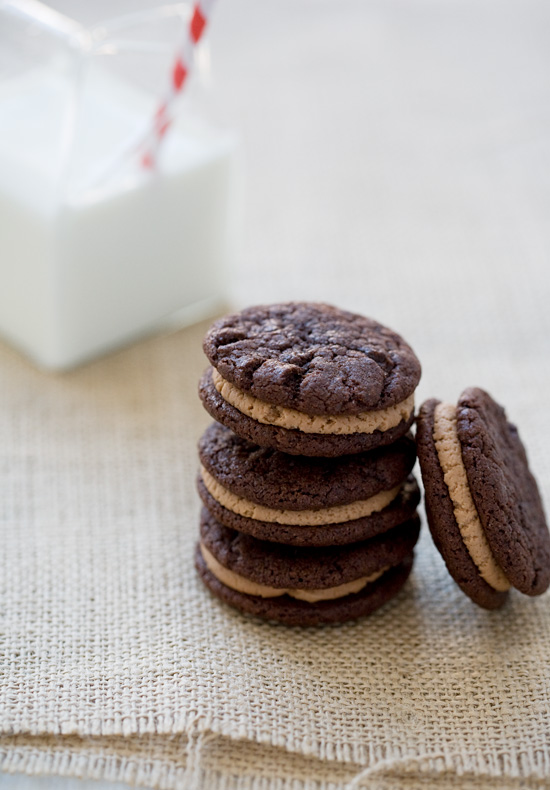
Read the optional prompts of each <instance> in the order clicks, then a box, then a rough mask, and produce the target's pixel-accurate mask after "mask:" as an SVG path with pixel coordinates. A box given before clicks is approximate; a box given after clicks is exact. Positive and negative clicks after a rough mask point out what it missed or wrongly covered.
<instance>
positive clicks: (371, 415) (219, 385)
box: [212, 368, 414, 435]
mask: <svg viewBox="0 0 550 790" xmlns="http://www.w3.org/2000/svg"><path fill="white" fill-rule="evenodd" d="M212 380H213V382H214V386H215V387H216V389H217V391H218V392H219V394H220V395H221V396H222V398H223V399H224V400H225V401H227V403H229V404H231V406H233V407H234V408H235V409H237V410H238V411H240V412H241V413H242V414H245V415H246V416H247V417H250V418H251V419H253V420H256V422H261V423H263V424H264V425H275V426H277V427H279V428H287V429H289V430H298V431H302V432H303V433H322V434H323V433H324V434H341V435H347V434H352V433H374V431H387V430H389V429H390V428H395V427H396V426H397V425H399V423H400V422H403V421H408V420H409V418H410V416H411V414H412V413H413V411H414V392H413V393H412V394H411V395H409V397H408V398H405V400H403V401H401V402H400V403H396V404H395V405H394V406H389V407H388V408H387V409H380V410H379V411H364V412H361V413H360V414H344V415H335V416H330V415H318V414H304V412H301V411H298V410H297V409H290V408H287V407H284V406H275V405H273V404H271V403H266V402H265V401H262V400H260V399H259V398H255V397H254V396H252V395H249V394H248V393H246V392H243V391H242V390H240V389H238V387H236V386H235V385H234V384H231V383H230V382H229V381H226V379H224V378H223V376H221V375H220V374H219V373H218V371H217V370H216V369H215V368H213V369H212Z"/></svg>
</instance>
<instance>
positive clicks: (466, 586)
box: [417, 388, 550, 609]
mask: <svg viewBox="0 0 550 790" xmlns="http://www.w3.org/2000/svg"><path fill="white" fill-rule="evenodd" d="M417 423H418V429H417V443H418V456H419V460H420V466H421V470H422V478H423V481H424V487H425V494H426V495H425V503H426V512H427V515H428V523H429V525H430V530H431V532H432V535H433V537H434V542H435V544H436V546H437V547H438V549H439V551H440V552H441V554H442V556H443V558H444V559H445V562H446V564H447V567H448V569H449V571H450V573H451V575H452V576H453V578H454V579H455V581H456V582H457V583H458V584H459V586H460V587H461V588H462V589H463V590H464V592H465V593H466V594H467V595H469V596H470V598H471V599H472V600H473V601H475V602H476V603H477V604H479V605H480V606H483V607H485V608H487V609H493V608H497V607H499V606H502V604H503V603H504V602H505V600H506V597H507V591H508V589H509V587H510V586H514V587H516V588H517V589H518V590H520V591H521V592H523V593H526V594H527V595H538V594H540V593H542V592H544V591H545V590H546V589H547V587H548V585H549V584H550V535H549V533H548V527H547V525H546V520H545V516H544V512H543V508H542V503H541V499H540V495H539V492H538V488H537V484H536V482H535V479H534V478H533V476H532V474H531V472H530V471H529V467H528V463H527V457H526V454H525V449H524V447H523V445H522V443H521V441H520V439H519V436H518V432H517V429H516V427H515V426H514V425H512V424H511V423H509V422H508V421H507V419H506V415H505V412H504V409H502V407H501V406H499V405H498V404H497V403H496V402H495V401H494V400H493V399H492V398H491V396H490V395H489V394H488V393H486V392H484V391H483V390H481V389H478V388H470V389H467V390H465V391H464V392H463V393H462V395H461V396H460V398H459V401H458V405H457V406H452V405H450V404H443V403H440V402H439V401H437V400H433V399H432V400H429V401H426V403H424V404H423V405H422V408H421V409H420V413H419V415H418V419H417Z"/></svg>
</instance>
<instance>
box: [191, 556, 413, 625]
mask: <svg viewBox="0 0 550 790" xmlns="http://www.w3.org/2000/svg"><path fill="white" fill-rule="evenodd" d="M412 565H413V556H412V554H411V555H410V556H409V557H407V558H405V559H404V560H403V562H402V563H401V564H400V565H397V566H396V567H395V568H390V570H389V571H387V572H386V573H385V574H384V575H383V576H381V577H380V578H379V579H378V580H376V581H374V582H372V584H368V585H367V586H366V587H364V588H363V589H362V590H361V591H360V592H358V593H355V594H351V595H347V596H345V597H344V598H337V599H335V600H333V601H319V602H318V603H316V604H310V603H307V602H306V601H298V600H296V599H294V598H290V597H289V596H288V595H283V596H282V597H280V598H262V597H260V596H258V595H247V594H246V593H241V592H238V591H237V590H232V589H231V587H227V586H226V585H225V584H222V582H220V581H219V579H217V578H216V577H215V576H214V574H213V573H211V571H209V570H208V567H207V566H206V563H205V561H204V558H203V556H202V554H201V551H200V547H199V546H197V551H196V554H195V566H196V568H197V570H198V572H199V575H200V577H201V579H202V580H203V582H204V584H205V585H206V586H207V587H208V589H209V590H210V591H211V592H212V593H213V594H214V595H215V596H216V597H217V598H220V600H222V601H224V602H225V603H227V604H229V605H230V606H232V607H233V608H234V609H238V610H239V611H241V612H243V613H245V614H251V615H255V616H256V617H261V618H262V619H263V620H273V621H276V622H279V623H284V624H285V625H298V626H313V625H331V624H334V623H345V622H346V621H348V620H355V619H357V618H358V617H365V616H366V615H368V614H371V613H372V612H374V611H376V609H379V608H380V607H381V606H383V605H384V604H385V603H387V602H388V601H390V600H391V599H392V598H394V597H395V596H396V595H397V593H398V592H399V591H400V589H401V588H402V587H403V585H404V584H405V582H406V581H407V579H408V577H409V574H410V572H411V569H412Z"/></svg>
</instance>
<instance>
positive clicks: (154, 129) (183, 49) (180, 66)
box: [141, 0, 215, 168]
mask: <svg viewBox="0 0 550 790" xmlns="http://www.w3.org/2000/svg"><path fill="white" fill-rule="evenodd" d="M214 3H215V0H198V2H197V3H196V4H195V6H194V7H193V13H192V14H191V19H190V21H189V24H188V25H186V26H185V35H184V37H183V40H182V43H181V46H180V48H179V51H178V53H177V54H176V57H175V58H174V62H173V65H172V69H171V73H170V83H169V87H168V90H167V92H166V95H165V97H164V99H163V100H162V101H161V102H160V103H159V105H158V107H157V110H156V112H155V115H154V118H153V123H152V124H151V129H150V132H149V135H148V138H147V141H146V144H145V146H144V149H145V150H143V149H142V156H141V164H142V165H143V167H145V168H154V167H155V165H156V162H157V156H158V151H159V148H160V145H161V142H162V140H163V138H164V136H165V134H166V132H167V131H168V129H169V128H170V126H171V125H172V120H173V118H172V114H171V107H172V104H173V102H174V100H175V99H176V97H177V96H179V95H180V94H181V92H182V91H183V90H184V88H185V85H186V83H187V79H188V77H189V73H190V71H191V68H192V65H193V50H194V48H195V46H196V45H197V43H198V42H199V41H200V39H201V37H202V34H203V33H204V29H205V27H206V25H207V24H208V20H209V19H210V13H211V11H212V6H213V5H214Z"/></svg>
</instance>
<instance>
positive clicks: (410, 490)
mask: <svg viewBox="0 0 550 790" xmlns="http://www.w3.org/2000/svg"><path fill="white" fill-rule="evenodd" d="M199 458H200V463H201V468H200V472H199V476H198V479H197V486H198V491H199V494H200V496H201V499H202V500H203V503H204V504H205V506H206V507H207V508H208V510H209V511H210V512H211V513H212V515H213V516H214V517H215V518H216V519H217V520H218V521H220V522H221V523H222V524H224V525H225V526H227V527H230V528H232V529H235V530H237V531H239V532H245V533H247V534H250V535H253V536H254V537H256V538H259V539H261V540H269V541H274V542H276V543H286V544H291V545H295V546H331V545H333V546H337V545H343V544H347V543H354V542H357V541H362V540H367V539H368V538H371V537H374V536H375V535H378V534H380V533H383V532H386V531H388V530H389V529H391V528H392V527H395V526H398V525H399V524H401V523H403V522H404V521H407V520H408V519H410V518H411V517H412V516H413V515H414V512H415V509H416V506H417V505H418V502H419V499H420V493H419V490H418V486H417V484H416V481H415V480H414V477H413V476H412V475H411V474H410V472H411V470H412V468H413V466H414V463H415V460H416V444H415V442H414V439H413V438H412V437H411V436H410V435H407V436H403V437H401V438H400V439H398V440H397V441H395V442H394V443H393V444H392V445H390V446H388V447H380V448H378V449H376V450H371V451H370V452H369V453H358V454H354V455H348V456H341V457H340V458H306V457H304V456H293V455H286V454H284V453H281V452H279V451H278V450H274V449H272V448H265V447H259V446H258V445H255V444H252V443H251V442H249V441H247V440H246V439H243V438H242V437H240V436H237V435H236V434H234V433H233V432H232V431H230V430H229V429H228V428H226V427H225V426H223V425H219V424H217V423H213V424H212V425H210V427H209V428H207V430H206V431H205V433H204V434H203V436H202V438H201V440H200V442H199Z"/></svg>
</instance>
